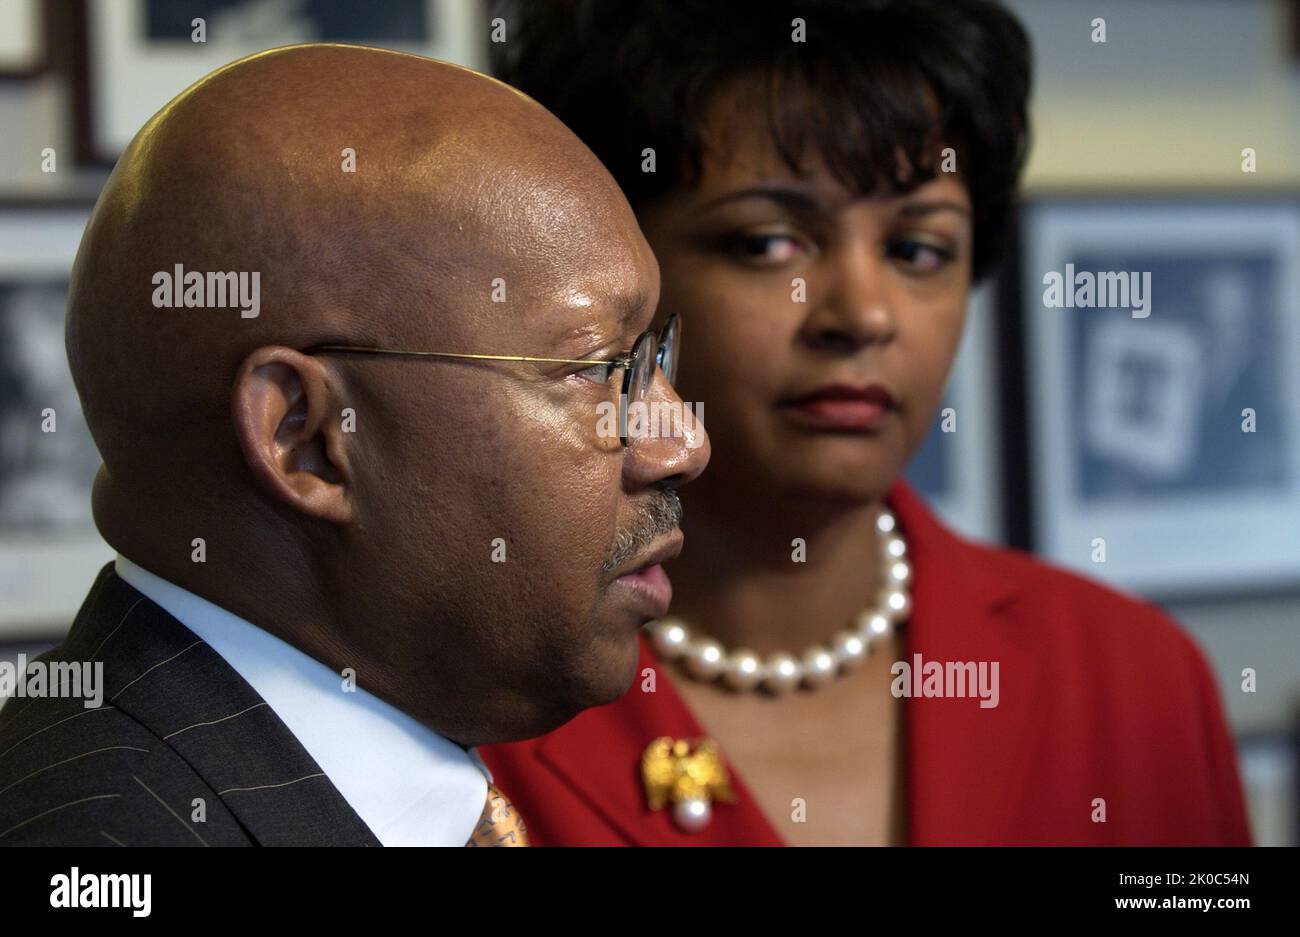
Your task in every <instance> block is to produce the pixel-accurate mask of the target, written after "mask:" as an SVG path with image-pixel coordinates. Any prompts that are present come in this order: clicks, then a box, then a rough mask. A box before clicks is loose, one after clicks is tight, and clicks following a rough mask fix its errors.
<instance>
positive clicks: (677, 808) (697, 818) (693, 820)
mask: <svg viewBox="0 0 1300 937" xmlns="http://www.w3.org/2000/svg"><path fill="white" fill-rule="evenodd" d="M711 819H713V806H712V805H711V804H710V803H709V802H708V801H707V800H700V799H696V798H691V799H689V800H679V801H677V803H675V804H673V822H674V823H676V824H677V826H678V828H679V829H681V830H682V831H683V832H685V833H697V832H699V831H700V830H702V829H704V828H705V827H706V826H708V825H709V821H710V820H711Z"/></svg>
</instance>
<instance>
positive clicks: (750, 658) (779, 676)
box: [646, 510, 912, 694]
mask: <svg viewBox="0 0 1300 937" xmlns="http://www.w3.org/2000/svg"><path fill="white" fill-rule="evenodd" d="M897 527H898V525H897V523H896V522H895V521H894V515H893V514H891V513H890V512H889V511H887V510H884V511H881V512H880V516H879V517H877V518H876V531H877V532H878V533H879V534H880V543H881V550H880V562H881V565H882V566H883V567H884V572H885V586H884V589H883V590H882V592H881V596H880V598H879V600H877V602H876V604H875V605H873V606H871V607H869V608H867V609H865V610H864V611H862V612H861V613H859V615H858V618H857V621H856V622H855V624H854V627H853V628H851V629H847V630H844V631H840V632H838V633H837V634H836V635H835V636H834V637H832V638H831V641H830V646H829V647H826V646H824V645H821V644H815V645H813V646H812V647H810V648H808V649H807V650H806V651H804V653H803V656H802V657H801V658H795V657H794V655H792V654H786V653H783V652H778V653H775V654H770V655H768V657H767V659H766V660H765V659H763V658H762V657H760V656H759V655H758V654H756V653H754V652H753V651H751V650H749V649H748V648H737V649H736V650H734V651H731V652H728V651H727V649H726V648H724V647H723V646H722V645H721V644H719V643H718V642H717V641H715V640H713V639H712V638H708V637H698V638H697V637H695V636H694V635H693V634H692V633H691V630H690V628H688V627H687V626H686V623H685V622H683V621H682V620H681V619H680V618H671V617H670V618H660V619H658V620H657V621H652V622H650V623H649V624H648V625H646V628H647V630H648V631H649V632H650V640H651V643H652V644H653V645H654V648H655V650H656V651H658V652H659V654H660V655H661V656H662V657H663V658H665V659H666V660H678V659H684V663H685V666H686V672H687V673H688V674H689V675H690V676H691V677H693V678H695V679H696V680H701V681H704V682H706V683H707V682H709V681H712V680H716V679H717V678H718V677H721V678H722V682H723V683H725V684H726V685H727V686H728V687H730V688H731V689H732V690H735V691H737V692H743V691H746V690H753V689H756V688H759V687H761V688H762V689H764V690H767V691H768V692H769V693H775V694H780V693H786V692H788V691H790V690H793V689H794V688H795V687H797V686H799V685H801V684H804V685H806V686H808V687H809V688H816V687H821V686H825V685H826V684H828V683H830V682H831V681H832V680H834V679H835V678H836V676H838V675H839V674H840V673H841V672H843V673H847V672H848V671H850V670H852V669H853V668H854V667H856V666H857V665H858V664H861V663H862V662H863V661H864V660H866V658H867V653H868V651H869V650H870V648H871V646H872V645H873V644H877V643H879V642H880V641H881V640H882V639H883V638H885V637H887V636H889V635H890V634H892V633H893V632H894V630H895V629H896V628H898V627H899V626H900V625H902V623H903V622H905V621H906V620H907V617H908V616H909V615H910V614H911V612H912V594H911V590H910V586H911V582H912V564H911V563H909V562H908V560H907V544H906V542H905V541H904V540H903V537H902V534H901V533H900V532H899V531H898V530H897Z"/></svg>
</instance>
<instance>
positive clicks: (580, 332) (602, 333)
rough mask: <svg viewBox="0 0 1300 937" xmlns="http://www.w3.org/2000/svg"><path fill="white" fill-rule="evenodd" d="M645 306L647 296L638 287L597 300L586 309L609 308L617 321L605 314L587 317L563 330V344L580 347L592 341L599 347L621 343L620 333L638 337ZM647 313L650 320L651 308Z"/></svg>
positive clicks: (647, 301)
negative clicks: (574, 343)
mask: <svg viewBox="0 0 1300 937" xmlns="http://www.w3.org/2000/svg"><path fill="white" fill-rule="evenodd" d="M647 306H649V294H648V293H646V291H645V290H643V289H641V288H640V287H635V288H632V289H629V290H620V291H619V292H618V293H615V294H614V295H612V296H608V297H604V298H602V299H600V300H597V301H596V302H595V303H593V305H592V307H590V308H604V309H606V310H611V309H612V310H614V311H616V312H617V314H618V318H617V319H611V318H610V317H609V316H608V315H601V316H599V317H597V318H587V319H585V320H584V321H582V322H580V323H578V324H577V325H574V326H573V327H571V328H568V329H566V330H565V333H564V335H565V338H564V341H565V342H566V343H567V342H576V343H581V344H587V343H590V342H596V343H598V344H600V345H609V344H612V343H614V342H617V341H619V340H621V338H622V335H624V334H631V333H633V332H636V333H638V334H639V331H640V330H639V328H638V326H639V324H640V322H641V321H642V320H644V319H645V318H646V308H647ZM649 311H650V315H651V317H653V315H654V309H653V308H651V309H650V310H649ZM620 333H622V334H620ZM633 337H635V336H633ZM622 350H625V349H620V351H622Z"/></svg>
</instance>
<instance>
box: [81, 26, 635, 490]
mask: <svg viewBox="0 0 1300 937" xmlns="http://www.w3.org/2000/svg"><path fill="white" fill-rule="evenodd" d="M345 150H351V151H353V152H354V153H355V163H354V165H355V171H345V169H351V168H352V167H351V166H347V167H345V162H346V160H347V154H345V152H344V151H345ZM629 230H635V229H634V228H630V226H629V215H628V214H627V209H626V206H625V205H624V204H623V200H622V197H621V196H620V195H619V194H618V190H617V187H616V186H615V185H614V184H613V182H612V181H611V180H610V179H609V177H608V176H607V174H606V173H605V172H604V171H603V169H602V168H601V167H600V165H599V163H598V162H597V161H596V160H595V158H594V157H593V156H592V155H591V154H590V152H589V151H587V149H586V148H585V147H584V146H583V145H582V144H581V143H580V142H578V140H577V139H576V138H574V137H573V136H572V135H571V134H570V133H569V132H568V131H567V130H566V129H565V128H564V127H563V126H562V125H561V124H560V123H559V122H558V121H556V120H555V118H553V117H552V116H551V115H550V114H549V113H548V112H547V111H545V110H544V109H543V108H541V107H540V106H539V105H537V104H536V103H535V102H533V101H532V100H531V99H529V98H527V97H524V96H523V95H521V94H519V93H518V92H515V91H513V90H511V89H509V88H507V87H506V86H504V85H502V84H500V83H499V82H496V81H493V80H492V79H489V78H486V77H484V76H482V75H479V74H477V73H475V72H472V71H469V70H467V69H463V68H459V67H456V66H453V65H447V64H444V63H440V62H434V61H431V60H428V59H423V58H419V57H416V56H410V55H403V54H400V53H395V52H388V51H381V50H375V49H367V48H361V47H351V46H334V45H319V46H298V47H291V48H287V49H281V50H275V51H271V52H267V53H262V54H260V55H255V56H252V57H250V58H246V59H243V60H241V61H239V62H236V63H234V64H232V65H229V66H227V67H225V68H223V69H221V70H219V71H217V72H215V73H213V74H212V75H209V76H208V77H206V78H205V79H203V80H202V81H200V82H198V83H197V84H195V85H193V86H192V87H190V88H189V89H187V90H186V91H185V92H184V93H182V94H181V95H180V96H178V97H177V98H176V99H175V100H173V101H172V102H171V103H170V104H168V105H167V106H166V107H165V108H163V110H162V111H160V112H159V113H158V115H156V116H155V117H154V118H153V119H152V120H151V121H150V122H149V124H147V125H146V126H145V127H144V128H143V129H142V130H141V131H140V133H139V134H138V135H137V136H136V138H135V140H134V141H133V142H132V144H131V146H130V147H129V148H128V150H127V151H126V153H125V154H124V155H123V157H122V159H121V160H120V162H119V163H118V165H117V168H116V169H115V171H114V172H113V174H112V177H111V178H110V179H109V182H108V184H107V186H106V187H105V189H104V191H103V194H102V195H101V197H100V200H99V203H98V205H97V207H96V210H95V213H94V217H93V219H92V221H91V224H90V226H89V227H88V229H87V231H86V235H85V238H84V239H83V242H82V245H81V250H80V252H79V254H78V258H77V263H76V267H75V270H74V273H73V281H72V293H71V301H70V306H69V316H68V355H69V358H70V361H71V365H72V371H73V375H74V378H75V379H76V381H77V386H78V389H79V391H80V393H81V395H82V398H83V402H84V406H85V410H86V413H87V418H88V420H89V423H90V427H91V430H92V432H93V433H94V436H95V439H96V441H97V443H98V444H99V447H100V451H101V453H102V454H103V457H104V461H105V466H106V469H107V473H108V475H109V476H110V477H112V476H114V475H115V474H116V473H118V472H119V471H120V472H121V473H122V474H124V475H125V474H127V473H130V472H132V471H133V470H135V469H137V468H139V467H141V466H147V465H155V466H156V465H157V464H158V460H159V459H160V458H161V459H166V460H167V461H168V462H170V463H172V464H173V465H174V466H176V467H179V466H177V465H176V463H177V460H184V459H186V458H187V457H188V455H187V454H189V453H192V454H194V455H197V456H199V458H200V460H201V461H202V463H203V464H205V465H206V466H207V470H210V469H211V468H212V463H211V461H210V460H211V459H212V457H213V453H212V451H211V446H212V445H213V444H214V443H216V444H218V445H222V444H224V443H227V442H228V441H229V438H228V436H227V437H226V439H224V440H220V439H218V438H217V436H219V435H220V434H216V435H215V436H214V433H213V430H214V429H215V428H217V427H218V426H219V425H220V424H223V423H225V422H228V420H227V417H228V413H229V405H230V400H229V394H230V385H231V378H232V375H233V374H234V373H235V370H236V369H237V367H238V366H239V363H240V362H241V361H242V360H243V358H244V357H245V356H246V355H247V354H248V352H249V351H250V350H252V349H254V348H257V347H259V346H262V345H268V344H282V345H287V346H289V347H293V348H304V347H307V346H309V345H312V344H315V343H318V342H326V341H352V340H362V341H365V342H367V343H372V344H394V343H396V344H403V343H404V344H408V345H410V344H415V345H419V344H420V343H422V342H426V343H427V342H428V341H431V340H435V339H437V338H439V337H446V336H447V335H448V334H449V331H448V330H449V329H453V328H456V327H459V326H462V325H464V324H465V323H464V322H462V321H458V322H452V321H449V320H450V319H451V318H453V317H455V318H458V319H463V318H464V317H466V316H472V315H473V314H474V311H475V310H480V311H481V310H482V308H483V307H482V304H481V303H478V302H466V300H467V299H469V298H472V297H480V298H481V297H483V296H485V295H486V290H487V288H488V284H489V280H490V279H491V276H502V277H508V276H509V275H510V274H511V273H515V274H520V275H524V276H526V277H527V279H528V280H529V281H530V286H533V287H542V286H543V282H542V281H544V280H545V279H546V277H548V276H554V275H555V274H561V276H558V277H555V279H556V282H557V284H560V288H561V289H562V288H563V285H562V281H563V276H562V273H563V270H564V268H565V267H566V266H571V265H572V264H575V263H581V262H583V260H584V259H591V258H583V256H582V253H583V245H591V244H594V243H595V242H596V239H598V238H601V237H605V238H608V237H611V236H612V237H613V238H614V241H615V244H614V245H613V246H614V247H615V249H618V248H620V247H621V248H622V249H623V250H625V251H630V252H632V253H633V254H635V253H636V252H637V251H638V250H639V248H638V247H637V246H636V245H635V244H633V243H631V241H630V240H629V238H628V231H629ZM620 241H621V242H622V243H621V244H620V243H618V242H620ZM530 262H531V264H532V266H531V267H530V268H529V269H528V270H527V271H526V272H525V271H524V270H522V266H523V265H525V264H528V263H530ZM178 264H180V265H182V270H183V272H186V273H190V272H197V273H199V274H206V273H211V272H237V273H243V274H246V275H248V276H246V278H245V281H244V282H245V284H247V285H248V286H251V284H252V282H253V278H252V276H251V275H252V274H254V273H256V274H257V277H256V282H257V283H258V286H259V296H258V301H259V303H258V312H257V317H256V318H245V317H243V316H242V315H241V311H240V309H239V308H236V307H237V306H238V303H237V302H236V301H235V299H234V297H230V299H229V302H228V304H227V308H217V309H210V308H202V307H199V308H167V307H163V308H158V307H156V306H155V304H154V300H155V296H156V295H157V291H158V283H159V282H164V281H160V280H157V279H155V277H156V276H157V275H158V274H160V273H165V274H167V276H168V277H172V275H173V273H174V272H175V268H176V265H178ZM485 273H487V274H490V276H489V277H488V279H487V280H485V279H484V278H483V275H484V274H485ZM168 282H169V281H168ZM171 288H172V289H173V290H174V296H175V297H177V298H178V304H179V298H180V297H181V296H182V290H183V284H182V283H180V282H177V283H173V284H172V287H171ZM206 297H207V293H206V292H205V298H206ZM246 311H247V310H246ZM501 311H502V312H503V313H504V312H505V310H501ZM471 324H472V323H471ZM187 469H191V470H203V469H201V467H200V466H187ZM203 471H206V470H203Z"/></svg>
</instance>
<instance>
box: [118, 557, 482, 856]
mask: <svg viewBox="0 0 1300 937" xmlns="http://www.w3.org/2000/svg"><path fill="white" fill-rule="evenodd" d="M115 568H116V570H117V574H118V575H119V576H121V577H122V578H123V579H124V580H126V582H128V583H129V584H130V585H131V586H133V587H134V588H135V589H137V590H139V591H140V592H142V593H143V594H144V595H146V596H148V597H149V598H150V599H152V600H153V601H154V602H156V603H158V604H159V605H160V606H162V607H163V608H164V609H166V610H167V611H168V612H169V613H170V614H171V615H172V617H174V618H175V619H177V620H178V621H179V622H180V623H181V624H183V625H184V626H185V627H187V628H189V629H190V630H191V631H193V632H194V633H195V634H196V635H198V637H199V638H201V639H202V640H203V641H205V642H207V643H208V644H209V645H211V646H212V648H213V650H215V651H216V652H217V653H218V654H220V655H221V656H222V657H223V658H224V659H225V661H226V663H228V664H230V666H231V667H233V668H234V669H235V671H236V672H237V673H238V674H239V675H240V676H241V677H243V678H244V679H245V680H246V681H248V683H249V685H250V686H252V688H253V689H254V690H256V691H257V693H258V695H259V696H261V697H262V699H264V700H266V703H267V705H268V706H270V708H271V710H272V711H273V712H274V713H275V714H276V715H277V716H279V717H280V720H281V721H282V722H284V724H285V725H286V726H287V727H288V729H289V731H290V732H292V733H293V735H294V736H295V737H297V739H298V741H299V742H301V743H302V746H303V748H305V749H307V753H308V754H310V755H311V757H312V758H314V759H315V760H316V763H317V764H318V765H320V768H321V770H322V771H323V772H325V776H326V777H328V778H329V779H330V781H331V782H332V783H333V784H334V786H335V787H336V788H338V790H339V793H341V794H342V795H343V798H344V800H346V801H347V802H348V804H349V805H350V806H351V807H352V809H353V810H355V811H356V812H357V814H358V815H359V816H360V817H361V819H362V820H363V821H364V822H365V824H366V826H368V827H370V829H371V831H372V832H373V833H374V834H375V836H376V837H377V838H378V839H379V841H380V842H381V843H383V844H384V845H385V846H464V845H465V843H466V841H467V840H468V839H469V837H470V834H471V833H472V832H473V830H474V827H475V826H476V825H477V824H478V821H479V818H480V817H481V816H482V813H483V807H484V804H485V803H486V801H487V785H488V781H489V780H490V779H491V775H490V774H489V773H488V770H487V768H486V766H484V764H483V762H482V760H481V759H480V758H479V757H478V753H477V752H475V751H474V750H473V749H470V750H469V751H468V752H467V751H465V750H464V749H462V748H461V747H460V746H459V745H457V744H455V743H454V742H452V741H450V740H449V739H446V738H443V737H442V736H441V735H438V734H437V733H436V732H433V731H432V730H430V729H429V728H428V727H426V726H425V725H423V724H422V723H420V722H417V721H416V720H415V719H413V718H412V717H411V716H408V715H407V714H406V713H404V712H402V711H401V710H399V709H397V708H396V707H395V706H392V705H390V704H389V703H386V702H384V701H383V700H381V699H380V698H379V697H377V696H375V695H374V694H372V693H368V692H366V691H365V690H363V689H361V688H360V687H359V686H358V687H355V688H354V690H351V691H347V692H345V691H344V690H343V677H342V676H341V675H340V674H337V673H335V672H334V671H332V670H330V669H329V668H328V667H326V666H325V665H324V664H322V663H320V662H319V661H317V660H315V659H314V658H312V657H309V656H308V655H306V654H304V653H303V652H302V651H300V650H298V649H297V648H295V647H293V646H292V645H290V644H288V643H287V642H285V641H282V640H281V639H280V638H277V637H276V636H275V635H273V634H271V633H270V632H268V631H263V630H262V629H261V628H259V627H257V626H256V625H254V624H252V623H250V622H247V621H245V620H244V619H242V618H239V617H238V616H236V615H233V614H231V613H230V612H228V611H226V610H225V609H223V608H220V607H219V606H217V605H213V604H212V603H211V602H209V601H207V600H206V599H203V598H200V597H199V596H197V595H195V594H194V593H192V592H188V591H186V590H185V589H182V588H181V587H180V586H177V585H175V584H173V583H171V582H168V581H167V580H165V579H162V578H160V577H158V576H155V575H154V574H153V573H151V572H149V571H147V570H145V569H142V568H140V567H139V566H137V565H136V564H134V563H132V562H131V561H130V560H128V559H127V558H126V557H124V556H121V555H119V556H118V557H117V561H116V564H115Z"/></svg>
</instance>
